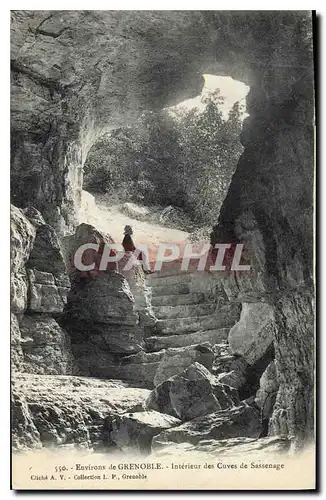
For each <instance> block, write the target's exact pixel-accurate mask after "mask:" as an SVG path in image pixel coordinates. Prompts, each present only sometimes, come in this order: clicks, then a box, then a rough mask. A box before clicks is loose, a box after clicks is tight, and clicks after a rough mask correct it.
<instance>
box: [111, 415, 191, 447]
mask: <svg viewBox="0 0 326 500" xmlns="http://www.w3.org/2000/svg"><path fill="white" fill-rule="evenodd" d="M180 423H181V421H180V420H179V419H177V418H175V417H172V416H171V415H164V414H163V413H159V412H157V411H153V410H151V411H143V412H135V413H124V414H123V415H118V416H116V417H115V418H114V420H113V422H112V432H111V433H110V437H111V439H112V441H113V442H114V443H115V444H116V445H117V447H118V448H119V449H120V450H122V451H124V452H133V453H135V452H142V453H149V452H150V450H151V444H152V439H153V437H154V436H156V435H157V434H159V433H160V432H162V431H163V430H165V429H170V428H171V427H176V426H177V425H180Z"/></svg>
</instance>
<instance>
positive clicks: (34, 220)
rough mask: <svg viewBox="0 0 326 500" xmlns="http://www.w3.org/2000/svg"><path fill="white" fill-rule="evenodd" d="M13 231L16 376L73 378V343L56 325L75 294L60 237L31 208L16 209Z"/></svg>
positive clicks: (13, 328) (13, 313)
mask: <svg viewBox="0 0 326 500" xmlns="http://www.w3.org/2000/svg"><path fill="white" fill-rule="evenodd" d="M10 229H11V311H12V312H11V359H12V368H13V371H16V372H21V371H23V372H29V373H39V374H48V375H49V374H55V375H60V374H62V375H64V374H69V373H72V371H73V357H72V352H71V346H70V337H69V335H68V334H67V333H66V332H65V330H63V329H62V328H61V327H60V325H59V324H58V322H57V320H56V319H57V316H58V315H60V313H62V311H63V308H64V305H65V303H66V300H67V294H68V291H69V288H70V281H69V278H68V276H67V274H66V272H65V265H64V262H63V256H62V253H61V250H60V247H59V243H58V238H57V235H56V233H55V231H54V230H53V228H52V227H51V226H49V225H47V224H45V222H44V220H43V218H42V216H41V214H40V213H39V212H37V211H36V210H35V209H32V208H27V209H25V210H24V211H22V210H19V209H18V208H16V207H14V206H12V207H11V228H10Z"/></svg>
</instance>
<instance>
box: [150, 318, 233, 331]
mask: <svg viewBox="0 0 326 500" xmlns="http://www.w3.org/2000/svg"><path fill="white" fill-rule="evenodd" d="M234 323H235V321H234V320H232V318H230V319H229V318H227V317H223V316H222V317H221V316H219V315H216V314H215V315H212V314H209V315H207V316H198V317H196V316H194V317H185V318H172V319H159V320H158V322H157V323H156V325H155V326H156V328H157V329H158V332H159V333H161V335H173V334H174V335H179V334H181V333H192V332H197V331H199V330H216V329H220V328H227V327H228V326H229V327H230V328H231V326H233V325H234Z"/></svg>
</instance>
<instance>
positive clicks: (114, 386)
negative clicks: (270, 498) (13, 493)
mask: <svg viewBox="0 0 326 500" xmlns="http://www.w3.org/2000/svg"><path fill="white" fill-rule="evenodd" d="M314 26H315V23H314V13H313V12H311V11H219V10H214V11H207V10H205V11H200V10H180V11H177V10H175V11H173V10H172V11H171V10H166V11H165V10H133V11H131V10H130V11H128V10H85V11H83V10H63V11H58V10H49V11H45V10H39V11H38V10H14V11H11V396H12V402H11V411H12V417H11V436H12V489H14V490H203V491H206V490H215V491H218V490H314V489H315V488H316V478H315V460H316V456H315V412H316V409H315V344H316V342H315V304H314V297H315V276H314V261H315V256H314V248H315V241H314V227H315V225H314V219H315V216H314V199H315V194H314V191H315V136H316V133H315V102H314V94H315V90H314V44H313V39H314Z"/></svg>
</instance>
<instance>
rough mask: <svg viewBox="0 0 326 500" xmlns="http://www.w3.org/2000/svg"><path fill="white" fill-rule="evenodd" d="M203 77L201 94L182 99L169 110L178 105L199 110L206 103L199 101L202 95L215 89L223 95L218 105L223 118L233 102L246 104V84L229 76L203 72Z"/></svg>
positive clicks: (247, 90) (247, 87)
mask: <svg viewBox="0 0 326 500" xmlns="http://www.w3.org/2000/svg"><path fill="white" fill-rule="evenodd" d="M203 77H204V78H205V84H204V87H203V90H202V92H201V94H200V95H198V96H197V97H194V98H192V99H187V100H185V101H182V102H181V103H179V104H177V105H176V106H172V107H171V108H170V110H173V109H178V108H179V107H185V108H188V109H191V108H198V109H199V110H203V109H204V108H205V106H206V105H205V104H204V103H202V102H201V99H202V97H204V96H207V95H208V94H209V93H210V92H212V91H214V90H216V89H220V93H221V96H222V97H224V103H223V104H221V105H220V108H221V111H222V113H223V117H224V118H227V117H228V113H229V111H230V109H231V108H232V106H233V104H234V103H235V102H237V101H239V102H240V104H242V105H243V106H244V107H245V106H246V101H245V97H246V95H247V94H248V92H249V90H250V87H249V86H248V85H245V84H244V83H242V82H239V81H237V80H233V78H231V77H230V76H216V75H208V74H204V75H203ZM245 116H248V115H247V113H244V115H243V118H245Z"/></svg>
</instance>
